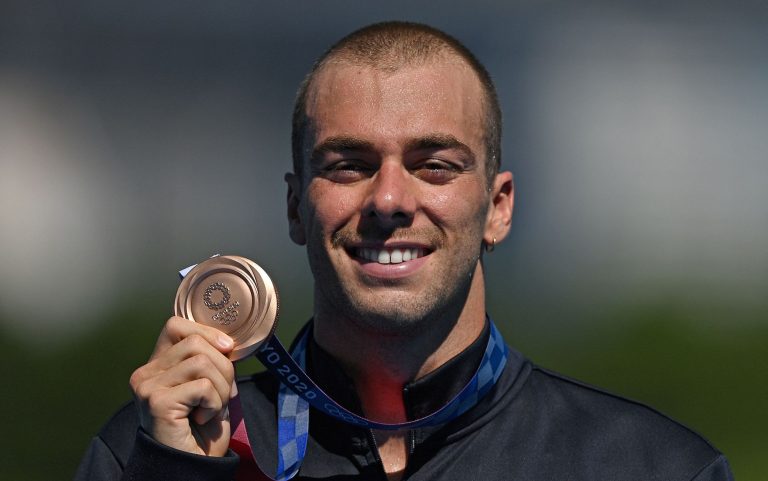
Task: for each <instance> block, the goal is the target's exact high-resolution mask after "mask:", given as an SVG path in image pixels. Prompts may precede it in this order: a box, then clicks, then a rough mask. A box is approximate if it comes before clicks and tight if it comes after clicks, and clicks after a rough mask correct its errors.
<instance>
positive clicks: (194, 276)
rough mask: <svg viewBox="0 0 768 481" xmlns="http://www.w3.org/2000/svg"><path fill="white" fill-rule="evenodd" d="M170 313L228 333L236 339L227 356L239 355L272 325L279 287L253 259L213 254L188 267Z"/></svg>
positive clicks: (248, 350) (260, 339) (264, 337)
mask: <svg viewBox="0 0 768 481" xmlns="http://www.w3.org/2000/svg"><path fill="white" fill-rule="evenodd" d="M174 313H175V314H176V315H177V316H180V317H184V318H186V319H189V320H190V321H194V322H199V323H201V324H205V325H208V326H211V327H215V328H216V329H219V330H220V331H222V332H224V333H226V334H228V335H229V336H230V337H231V338H232V339H233V340H234V341H235V348H234V350H233V351H232V352H231V353H230V355H229V357H230V359H232V360H233V361H236V360H238V359H242V358H244V357H246V356H248V355H250V354H251V353H253V352H254V351H255V350H256V349H258V348H259V346H261V345H262V344H263V343H264V342H265V341H266V340H267V339H269V337H270V336H271V335H272V333H273V332H274V330H275V326H276V325H277V315H278V298H277V290H276V289H275V287H274V285H273V284H272V280H271V279H270V278H269V276H268V275H267V273H266V272H265V271H264V269H262V268H261V267H260V266H259V265H258V264H256V263H255V262H253V261H251V260H248V259H246V258H244V257H239V256H216V257H212V258H210V259H207V260H205V261H203V262H201V263H200V264H198V265H196V266H195V267H194V268H192V269H191V270H190V271H189V272H188V273H187V275H186V276H185V277H184V279H183V280H182V281H181V284H180V285H179V289H178V291H177V292H176V302H175V305H174Z"/></svg>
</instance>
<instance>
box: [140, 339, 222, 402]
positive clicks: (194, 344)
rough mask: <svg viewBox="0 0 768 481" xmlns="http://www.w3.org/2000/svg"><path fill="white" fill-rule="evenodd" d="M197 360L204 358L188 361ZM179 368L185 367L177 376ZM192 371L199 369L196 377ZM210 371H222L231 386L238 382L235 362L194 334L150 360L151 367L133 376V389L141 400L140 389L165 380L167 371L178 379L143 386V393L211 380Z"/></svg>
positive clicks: (144, 367) (148, 364)
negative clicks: (149, 389)
mask: <svg viewBox="0 0 768 481" xmlns="http://www.w3.org/2000/svg"><path fill="white" fill-rule="evenodd" d="M197 357H200V359H195V360H194V361H192V363H191V364H190V363H185V361H186V360H188V359H193V358H197ZM184 363H185V364H184ZM182 364H183V365H182ZM178 366H181V368H180V370H179V371H178V372H176V371H175V370H176V369H177V368H178ZM191 368H195V369H197V371H195V372H194V375H193V374H192V371H190V369H191ZM208 368H212V369H213V370H215V371H218V373H220V375H221V376H223V377H224V379H225V380H226V382H227V385H228V386H229V384H230V383H231V382H232V381H233V380H234V377H235V368H234V366H233V365H232V362H231V361H230V360H229V359H227V358H226V357H225V356H224V354H222V353H221V352H219V351H218V350H216V348H214V347H213V346H211V345H210V344H209V343H208V341H207V340H206V339H204V338H203V337H201V336H199V335H197V334H193V335H191V336H189V337H186V338H184V339H183V340H181V341H180V342H178V343H176V344H174V345H173V346H171V347H170V348H169V349H167V350H165V351H163V352H162V353H160V354H159V355H158V356H157V357H155V358H154V359H152V360H150V361H149V362H148V363H147V364H145V365H144V366H141V367H140V368H139V369H137V370H136V371H135V372H134V373H133V375H132V376H131V387H132V388H133V390H134V392H136V393H137V395H139V397H141V394H140V393H139V389H138V388H139V386H140V385H142V384H144V383H145V382H146V381H148V380H151V379H154V378H157V377H158V376H161V375H162V374H163V373H164V372H166V371H169V370H171V371H174V372H175V377H173V378H163V379H162V380H161V382H160V383H152V384H148V385H146V386H143V387H142V390H146V389H148V387H147V386H152V388H155V389H157V388H159V389H162V388H166V387H171V386H174V385H176V384H180V383H182V382H186V381H188V380H191V379H196V378H200V377H207V376H208V374H207V371H206V369H208ZM184 373H186V377H184ZM228 389H229V387H228Z"/></svg>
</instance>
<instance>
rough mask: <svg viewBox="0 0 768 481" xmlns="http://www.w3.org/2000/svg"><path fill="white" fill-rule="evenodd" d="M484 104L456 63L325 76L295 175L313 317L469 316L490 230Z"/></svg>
mask: <svg viewBox="0 0 768 481" xmlns="http://www.w3.org/2000/svg"><path fill="white" fill-rule="evenodd" d="M482 98H483V93H482V90H481V86H480V84H479V81H478V80H477V78H476V76H475V75H474V73H473V72H472V71H471V70H470V69H469V68H467V67H466V66H465V65H464V64H463V63H460V61H458V60H456V61H454V62H440V63H438V62H435V63H432V64H428V65H424V66H419V67H404V68H402V69H400V70H397V71H395V72H384V71H380V70H376V69H373V68H370V67H366V66H359V65H349V64H340V65H339V64H334V65H331V66H328V67H326V68H325V69H324V70H322V71H321V72H320V73H319V75H318V76H317V77H316V79H315V81H314V84H313V87H311V89H310V91H309V95H308V100H307V116H308V118H309V124H310V127H309V130H308V132H307V135H306V136H305V137H306V139H307V141H306V142H307V144H306V151H308V152H310V153H309V154H308V155H307V157H306V158H305V161H304V171H303V174H302V177H303V178H302V179H300V178H299V177H297V176H289V185H290V189H291V190H290V195H289V211H291V210H292V209H291V202H294V204H295V209H293V211H294V212H295V214H294V215H291V217H292V218H291V236H292V238H293V239H294V241H296V242H298V243H300V244H303V243H305V242H306V244H307V251H308V256H309V261H310V266H311V268H312V272H313V274H314V277H315V286H316V288H315V293H316V315H318V316H331V317H332V316H345V317H347V318H348V319H349V320H351V321H352V322H358V323H363V324H365V325H366V326H367V327H368V328H374V329H377V330H385V331H386V330H393V332H398V331H396V330H400V331H399V332H402V331H401V330H402V329H403V328H404V327H408V326H410V327H415V326H416V325H418V321H419V320H422V319H427V318H431V317H434V316H440V315H444V314H445V313H447V312H450V310H451V309H453V310H454V312H455V310H456V309H458V310H460V309H461V306H462V305H463V303H464V301H465V300H466V296H467V292H468V290H469V286H470V283H471V279H472V276H473V275H475V274H479V272H480V269H479V265H478V259H479V256H480V251H481V245H482V244H481V243H482V240H483V235H484V233H486V230H487V224H489V218H488V208H489V203H490V199H491V194H489V186H488V181H487V179H486V175H485V168H486V166H485V149H484V143H483V130H482V126H483V125H484V122H483V118H484V117H483V114H484V112H483V107H482V100H481V99H482ZM491 187H492V186H491Z"/></svg>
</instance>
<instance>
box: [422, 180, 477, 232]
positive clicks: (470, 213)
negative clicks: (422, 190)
mask: <svg viewBox="0 0 768 481" xmlns="http://www.w3.org/2000/svg"><path fill="white" fill-rule="evenodd" d="M486 203H487V201H486V200H485V198H484V196H483V195H482V194H481V193H478V192H475V191H474V189H472V188H471V187H460V188H459V189H456V190H451V191H450V192H448V191H437V192H433V193H431V195H429V197H428V199H427V201H426V202H425V203H424V209H425V211H426V212H428V213H429V215H430V216H431V217H432V218H433V220H434V221H435V222H436V223H438V224H440V225H444V226H446V227H448V228H449V229H450V228H453V229H458V230H460V234H464V233H467V232H468V231H467V229H472V230H474V227H475V226H479V227H480V228H482V226H484V225H485V217H486V208H485V207H486Z"/></svg>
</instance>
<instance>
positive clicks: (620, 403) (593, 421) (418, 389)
mask: <svg viewBox="0 0 768 481" xmlns="http://www.w3.org/2000/svg"><path fill="white" fill-rule="evenodd" d="M487 331H488V330H487V329H486V332H485V333H484V334H483V335H482V336H480V339H478V340H477V341H476V342H475V343H474V344H473V345H472V346H470V347H469V348H468V349H467V350H465V351H464V352H463V353H461V354H460V355H459V356H457V357H456V358H454V359H453V360H451V361H450V362H449V363H447V364H446V365H444V366H442V367H441V368H439V369H438V370H437V371H435V372H433V373H430V374H429V375H428V376H427V377H425V378H422V379H420V380H418V381H416V382H414V383H411V384H409V385H408V386H406V387H405V389H404V393H403V395H404V401H405V404H406V409H407V411H408V415H409V417H410V418H412V419H415V418H418V417H421V416H423V415H424V414H426V413H429V412H431V411H434V410H435V408H436V407H439V406H440V405H442V404H444V403H445V402H447V401H448V400H449V399H450V398H451V397H452V396H453V395H455V394H456V393H457V392H458V391H459V390H460V389H461V388H462V387H463V385H464V384H465V383H466V381H467V380H468V379H469V378H470V377H471V376H472V374H473V372H474V370H475V367H476V366H477V365H478V363H479V362H480V358H481V357H482V354H483V350H484V347H485V342H486V340H487V336H488V332H487ZM308 356H309V357H308V359H309V361H310V362H309V368H310V370H311V372H310V374H311V375H312V376H313V378H314V379H315V380H316V381H318V384H319V385H320V386H321V387H323V389H324V390H326V392H328V393H329V394H331V395H332V396H333V397H334V399H336V400H337V401H339V402H340V403H341V404H343V405H345V406H346V407H348V408H349V409H351V410H353V411H358V412H359V411H360V409H359V404H358V400H357V397H356V395H355V393H354V390H353V389H352V388H351V383H350V382H349V380H348V379H347V378H346V377H345V376H344V375H343V374H342V371H341V369H339V367H338V366H337V365H336V363H335V361H334V360H333V359H332V358H331V357H330V356H329V355H328V354H327V353H324V352H323V351H322V350H321V349H320V348H319V347H318V346H317V345H316V344H314V343H310V348H309V353H308ZM238 387H239V391H240V396H241V399H242V404H243V411H244V412H245V413H246V414H245V416H246V426H247V429H248V434H249V437H250V441H251V446H252V448H253V451H254V454H255V457H256V460H257V461H258V462H259V465H260V466H261V468H262V469H263V470H264V471H265V472H266V473H268V474H274V472H275V469H276V464H277V447H276V437H277V436H276V432H277V424H276V414H275V413H276V408H275V404H276V401H275V399H276V394H277V384H276V382H275V381H274V379H273V378H272V377H271V376H270V375H269V374H267V373H261V374H257V375H254V376H251V377H248V378H244V379H240V380H239V381H238ZM310 420H311V421H310V438H309V441H308V446H307V457H306V459H305V460H304V464H303V465H302V468H301V471H300V473H299V475H298V476H297V477H296V478H294V479H296V480H310V479H325V480H352V479H365V480H382V481H385V480H386V476H385V475H384V471H383V468H382V465H381V463H380V461H379V459H378V454H377V450H376V446H375V439H374V435H373V433H372V432H370V431H369V430H364V429H360V428H357V427H354V426H351V425H347V424H343V423H341V422H339V421H336V420H335V419H332V418H330V417H328V416H326V415H324V414H322V413H320V412H317V411H315V410H314V409H312V410H311V413H310ZM409 449H410V455H409V458H408V467H407V470H406V473H405V476H404V478H403V479H408V480H413V481H417V480H419V481H421V480H441V481H450V480H461V481H467V480H504V481H510V480H520V481H523V480H524V481H552V480H573V481H576V480H584V481H597V480H610V481H630V480H632V481H694V480H695V481H725V480H732V479H733V477H732V475H731V473H730V469H729V467H728V463H727V461H726V459H725V457H724V456H723V455H722V454H721V453H720V452H718V451H717V449H715V448H714V447H713V446H712V445H711V444H709V442H707V441H706V440H705V439H703V438H702V437H701V436H699V435H698V434H696V433H695V432H693V431H691V430H690V429H688V428H686V427H685V426H682V425H680V424H678V423H677V422H675V421H672V420H671V419H669V418H667V417H666V416H664V415H663V414H660V413H658V412H657V411H655V410H653V409H651V408H649V407H647V406H644V405H642V404H639V403H636V402H633V401H629V400H627V399H624V398H621V397H618V396H615V395H612V394H609V393H606V392H603V391H601V390H599V389H596V388H594V387H591V386H588V385H585V384H583V383H580V382H578V381H574V380H571V379H568V378H565V377H563V376H561V375H559V374H556V373H553V372H550V371H547V370H544V369H541V368H539V367H537V366H535V365H533V364H532V363H531V362H529V361H528V360H526V359H525V358H524V357H523V356H522V355H521V354H519V353H518V352H516V351H514V350H511V351H510V357H509V360H508V363H507V367H506V368H505V370H504V373H503V374H502V376H501V378H500V379H499V381H498V383H497V385H496V386H495V387H494V388H493V389H492V390H491V391H490V393H489V394H488V395H486V396H485V397H484V398H483V399H482V400H481V401H480V402H479V403H478V405H477V406H475V407H474V408H473V409H471V410H470V411H468V412H466V413H465V414H464V415H462V416H460V417H459V418H457V419H455V420H453V421H451V422H449V423H447V424H445V425H442V426H438V427H431V428H419V429H415V430H412V431H410V433H409ZM238 462H239V460H238V457H237V455H235V454H234V453H232V452H230V453H228V455H227V456H225V457H223V458H208V457H204V456H197V455H192V454H187V453H183V452H180V451H176V450H174V449H172V448H168V447H166V446H163V445H161V444H159V443H157V442H155V441H154V440H153V439H152V438H150V437H149V436H148V435H147V434H146V433H144V432H143V431H142V430H141V429H140V428H139V427H138V418H137V413H136V410H135V408H134V406H133V405H132V404H128V405H126V406H125V407H123V408H122V409H121V410H120V411H119V412H118V413H117V414H115V416H114V417H113V418H112V419H111V420H110V421H109V422H108V423H107V424H106V426H105V427H104V428H103V429H102V430H101V432H100V433H99V435H98V436H97V437H96V438H94V439H93V441H92V442H91V445H90V446H89V448H88V451H87V453H86V455H85V457H84V458H83V461H82V463H81V465H80V469H79V470H78V473H77V475H76V477H75V479H76V480H117V479H135V480H145V479H163V480H175V479H179V480H186V481H190V480H192V481H194V480H201V481H203V480H228V479H232V478H233V476H234V473H235V471H236V469H237V466H238Z"/></svg>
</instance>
